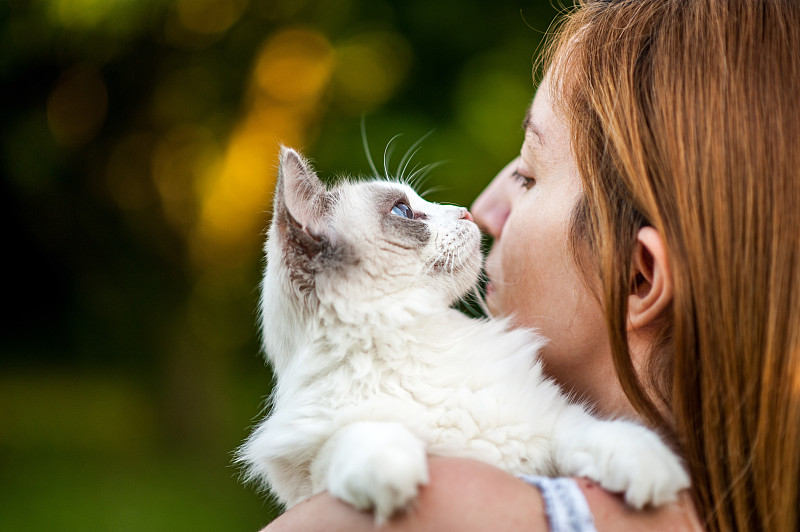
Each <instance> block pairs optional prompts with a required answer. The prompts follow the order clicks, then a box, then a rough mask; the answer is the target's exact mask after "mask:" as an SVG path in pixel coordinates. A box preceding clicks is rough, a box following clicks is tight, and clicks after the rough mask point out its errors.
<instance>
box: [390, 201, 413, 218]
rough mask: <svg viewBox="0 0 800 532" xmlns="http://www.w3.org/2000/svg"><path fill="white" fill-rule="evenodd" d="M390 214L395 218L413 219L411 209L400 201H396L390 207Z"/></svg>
mask: <svg viewBox="0 0 800 532" xmlns="http://www.w3.org/2000/svg"><path fill="white" fill-rule="evenodd" d="M392 214H396V215H397V216H402V217H403V218H408V219H409V220H413V219H414V211H412V210H411V207H409V206H408V205H406V204H405V203H403V202H402V201H398V202H397V203H395V204H394V207H392Z"/></svg>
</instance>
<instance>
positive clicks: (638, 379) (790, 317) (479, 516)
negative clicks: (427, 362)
mask: <svg viewBox="0 0 800 532" xmlns="http://www.w3.org/2000/svg"><path fill="white" fill-rule="evenodd" d="M549 50H550V53H549V54H548V57H549V58H550V59H549V61H548V67H547V74H546V76H545V77H544V80H543V81H542V83H541V84H540V87H539V89H538V91H537V94H536V97H535V99H534V101H533V104H532V105H531V108H530V109H529V111H528V114H527V118H526V120H525V141H524V144H523V146H522V150H521V153H520V156H519V157H518V158H517V159H515V160H514V161H512V162H511V163H510V164H509V165H508V166H507V167H506V168H505V169H503V170H502V171H501V172H500V174H498V176H497V177H496V178H495V179H494V181H493V182H492V183H491V184H490V185H489V187H488V188H487V189H486V190H485V191H484V192H483V193H482V194H481V196H480V197H479V198H478V199H477V200H476V202H475V204H474V206H473V216H474V217H475V219H476V221H477V222H478V223H479V224H480V225H481V226H482V227H483V229H484V230H485V231H486V232H488V233H489V234H490V235H491V236H492V237H494V244H493V248H492V251H491V253H490V255H489V257H488V258H487V265H486V268H487V274H488V277H489V279H490V284H489V287H488V290H487V291H488V293H487V303H488V305H489V307H490V309H491V310H492V312H493V313H495V314H498V315H505V314H509V315H513V316H514V319H515V320H516V322H517V323H519V324H520V325H525V326H534V327H537V328H538V329H539V330H540V331H541V332H542V333H544V334H545V335H546V336H548V337H549V338H550V339H551V344H550V346H549V347H548V349H547V350H546V351H545V352H544V353H543V359H544V362H545V365H546V367H547V371H548V372H549V373H550V375H552V376H553V377H554V378H555V379H556V380H557V381H558V382H560V383H561V384H562V386H564V388H565V389H567V390H568V391H570V392H572V393H576V394H579V395H580V396H582V397H583V398H584V399H585V400H587V401H590V402H592V403H594V404H595V405H596V407H597V409H598V411H600V412H601V413H603V414H606V415H609V416H620V415H621V416H629V417H630V416H635V417H638V418H639V419H641V420H642V421H643V422H645V423H648V424H650V425H651V426H653V427H654V428H656V429H658V430H660V431H661V432H662V434H665V435H666V436H667V437H668V438H669V439H670V441H672V442H673V443H674V445H675V448H676V449H677V450H678V452H680V453H681V454H682V455H683V456H684V457H685V460H686V463H687V467H688V469H689V471H690V474H691V477H692V483H693V486H692V489H691V492H690V493H686V494H685V495H684V496H683V497H682V498H681V499H680V500H679V501H678V502H676V503H674V504H671V505H667V506H665V507H662V508H658V509H651V510H647V511H643V512H636V511H633V510H630V509H628V508H627V507H625V505H624V504H623V502H622V501H621V499H619V498H618V497H617V496H615V495H613V494H610V493H607V492H605V491H603V490H602V489H600V488H599V487H597V486H596V485H594V484H593V483H591V482H588V481H585V480H581V479H576V480H574V481H573V480H564V481H562V482H563V485H564V486H567V487H568V490H567V491H568V492H569V493H571V495H569V496H568V497H566V499H565V501H562V502H559V501H555V502H554V501H553V500H552V497H551V495H552V492H550V491H548V489H549V488H548V486H547V485H545V486H544V487H542V488H540V489H539V490H537V489H535V488H533V487H531V486H529V485H527V484H525V483H524V482H522V481H520V480H518V479H515V478H513V477H511V476H509V475H507V474H505V473H503V472H500V471H498V470H496V469H494V468H491V467H489V466H485V465H483V464H479V463H475V462H470V461H465V460H453V459H437V458H431V460H430V468H431V483H430V485H429V486H428V487H425V488H423V489H422V491H421V494H420V498H419V501H418V504H417V506H416V507H415V508H414V509H413V510H412V511H410V512H408V513H407V514H405V515H403V516H400V517H399V518H398V519H396V520H394V521H393V522H392V523H390V525H389V526H387V529H389V530H395V529H396V530H448V529H454V530H455V529H458V530H487V529H490V530H517V529H519V530H547V529H548V526H552V527H553V529H557V528H559V526H560V525H559V523H558V522H557V519H555V516H556V515H557V514H558V511H559V509H562V510H563V509H565V508H566V509H569V510H570V511H573V512H576V513H577V514H581V513H582V512H583V510H586V509H587V506H586V504H587V503H588V513H587V514H586V515H584V517H586V518H587V521H584V523H583V525H580V526H581V527H582V528H580V527H579V528H574V529H575V530H579V529H580V530H591V527H592V524H591V521H592V520H593V522H594V525H593V526H595V527H596V528H597V529H598V530H603V529H614V530H625V529H629V530H676V529H693V528H694V529H703V528H705V529H708V530H797V529H798V527H799V526H800V520H798V508H800V500H799V493H800V489H799V486H800V144H799V143H800V140H798V139H800V105H798V103H797V100H798V98H799V97H800V54H798V51H799V50H800V2H797V1H790V0H749V1H748V0H627V1H618V2H606V1H603V2H586V3H585V4H584V5H582V6H581V7H580V8H579V9H578V10H576V11H575V12H574V13H573V14H572V15H571V16H569V17H568V18H567V19H566V21H565V23H564V25H563V26H562V27H561V28H560V30H559V32H558V33H557V36H556V38H555V39H554V40H553V42H552V43H551V45H550V47H549ZM575 488H577V489H575ZM570 489H571V490H572V491H569V490H570ZM548 516H550V517H551V518H553V520H551V521H550V522H549V523H548ZM371 524H372V522H371V519H370V517H369V516H368V515H365V514H360V513H358V512H355V511H353V510H351V509H350V508H348V507H347V506H345V505H344V504H342V503H339V502H338V501H335V500H333V499H332V498H331V497H329V496H327V495H325V494H322V495H320V496H317V497H315V498H313V499H312V500H311V501H309V502H307V503H304V504H301V505H298V506H297V507H295V508H294V509H292V510H291V511H289V512H287V514H285V515H284V516H283V517H282V518H280V519H278V520H277V521H275V522H274V523H273V525H272V526H271V527H270V528H272V527H274V528H275V529H278V530H279V529H297V530H313V529H315V528H316V529H324V530H337V529H338V530H358V529H359V527H362V528H363V529H369V528H370V527H371Z"/></svg>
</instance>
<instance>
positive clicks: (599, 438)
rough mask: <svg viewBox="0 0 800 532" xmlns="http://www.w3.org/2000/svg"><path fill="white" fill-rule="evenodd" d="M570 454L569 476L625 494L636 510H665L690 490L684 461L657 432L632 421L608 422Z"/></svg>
mask: <svg viewBox="0 0 800 532" xmlns="http://www.w3.org/2000/svg"><path fill="white" fill-rule="evenodd" d="M590 432H591V438H585V439H584V443H583V444H580V445H574V446H573V447H572V449H571V452H569V453H568V454H565V455H564V462H565V467H566V469H567V472H568V474H570V475H575V476H581V477H588V478H590V479H592V480H595V481H597V482H598V483H599V484H600V485H601V486H602V487H603V488H605V489H606V490H608V491H613V492H618V493H623V494H624V496H625V501H626V502H627V503H628V504H629V505H631V506H633V507H634V508H642V507H644V506H645V505H653V506H659V505H662V504H666V503H669V502H673V501H675V500H676V499H677V496H678V492H680V491H681V490H684V489H686V488H688V487H689V485H690V481H689V475H688V474H687V473H686V470H685V469H684V467H683V463H682V462H681V460H680V458H678V456H677V455H675V453H673V452H672V451H671V450H670V449H669V447H667V446H666V444H664V442H662V441H661V439H660V438H659V437H658V436H657V435H656V434H655V433H654V432H652V431H650V430H648V429H646V428H645V427H642V426H639V425H636V424H634V423H629V422H626V421H610V422H603V423H602V425H601V426H596V427H594V428H593V430H591V431H590Z"/></svg>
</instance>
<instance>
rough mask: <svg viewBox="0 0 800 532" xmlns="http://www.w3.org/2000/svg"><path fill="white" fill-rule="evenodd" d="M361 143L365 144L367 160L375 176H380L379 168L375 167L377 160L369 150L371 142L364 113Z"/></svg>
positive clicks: (362, 116)
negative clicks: (374, 159)
mask: <svg viewBox="0 0 800 532" xmlns="http://www.w3.org/2000/svg"><path fill="white" fill-rule="evenodd" d="M361 143H362V144H363V146H364V153H365V154H366V156H367V162H368V163H369V167H370V169H371V170H372V173H373V174H374V175H375V177H378V176H379V175H380V174H379V173H378V169H377V168H375V162H374V161H373V160H372V153H371V152H370V150H369V143H368V142H367V126H366V120H365V118H364V115H361Z"/></svg>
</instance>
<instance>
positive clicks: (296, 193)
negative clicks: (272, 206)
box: [276, 146, 330, 238]
mask: <svg viewBox="0 0 800 532" xmlns="http://www.w3.org/2000/svg"><path fill="white" fill-rule="evenodd" d="M278 194H280V195H281V196H282V199H283V202H284V207H285V208H286V210H287V211H288V214H289V216H290V218H291V219H292V220H293V221H294V222H296V223H297V225H299V226H300V227H301V228H302V229H303V230H305V231H306V232H308V233H309V234H310V235H311V236H312V237H314V238H319V232H320V230H321V228H322V226H323V224H322V219H323V218H324V217H325V214H326V213H327V212H328V209H329V207H330V198H329V197H328V190H327V188H326V187H325V184H324V183H323V182H322V181H320V180H319V177H317V174H316V173H314V170H313V169H312V168H311V166H310V165H309V164H308V162H307V161H306V160H305V159H304V158H303V156H302V155H300V154H299V153H297V152H296V151H294V150H293V149H291V148H287V147H285V146H281V162H280V168H279V170H278V185H277V187H276V196H277V195H278Z"/></svg>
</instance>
